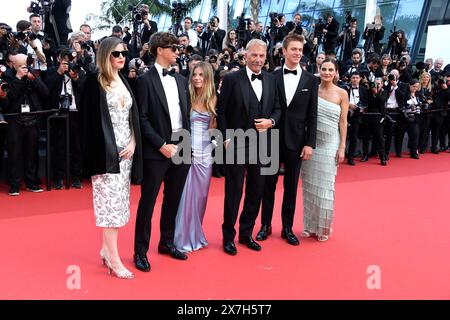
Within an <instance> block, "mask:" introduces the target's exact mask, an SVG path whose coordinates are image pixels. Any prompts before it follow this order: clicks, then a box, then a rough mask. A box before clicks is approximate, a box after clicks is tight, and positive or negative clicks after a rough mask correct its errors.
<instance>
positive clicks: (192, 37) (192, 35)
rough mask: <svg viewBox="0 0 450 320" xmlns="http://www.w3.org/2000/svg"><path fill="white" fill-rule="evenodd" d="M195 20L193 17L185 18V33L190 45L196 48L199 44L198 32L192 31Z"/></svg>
mask: <svg viewBox="0 0 450 320" xmlns="http://www.w3.org/2000/svg"><path fill="white" fill-rule="evenodd" d="M192 25H193V20H192V18H191V17H186V18H184V32H186V33H187V34H188V36H189V45H190V46H192V47H196V46H197V43H198V37H197V32H196V31H195V30H194V29H192Z"/></svg>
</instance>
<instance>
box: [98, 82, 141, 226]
mask: <svg viewBox="0 0 450 320" xmlns="http://www.w3.org/2000/svg"><path fill="white" fill-rule="evenodd" d="M122 99H123V101H124V107H123V108H122V107H121V106H120V103H119V101H120V100H122ZM106 100H107V102H108V108H109V114H110V116H111V121H112V126H113V129H114V136H115V138H116V145H117V149H118V150H122V149H124V148H125V147H126V146H127V145H128V144H129V143H130V140H131V124H130V110H131V106H132V104H133V102H132V98H131V95H130V93H129V92H128V91H127V90H124V91H120V90H116V89H114V90H113V91H111V92H109V91H107V93H106ZM117 156H119V155H117ZM132 164H133V159H129V160H124V159H122V160H121V161H120V173H117V174H110V173H107V174H101V175H97V176H93V177H92V179H91V180H92V192H93V198H94V212H95V224H96V226H97V227H101V228H120V227H123V226H125V225H126V224H127V223H128V221H129V219H130V180H131V167H132Z"/></svg>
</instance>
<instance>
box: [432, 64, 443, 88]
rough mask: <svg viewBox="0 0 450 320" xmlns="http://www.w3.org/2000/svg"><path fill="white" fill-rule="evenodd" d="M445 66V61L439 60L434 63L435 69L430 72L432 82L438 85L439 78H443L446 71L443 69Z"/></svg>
mask: <svg viewBox="0 0 450 320" xmlns="http://www.w3.org/2000/svg"><path fill="white" fill-rule="evenodd" d="M443 66H444V59H442V58H438V59H436V60H435V61H434V66H433V69H431V70H430V74H431V81H433V83H436V82H437V81H438V79H439V78H442V77H443V73H444V70H443V69H442V67H443Z"/></svg>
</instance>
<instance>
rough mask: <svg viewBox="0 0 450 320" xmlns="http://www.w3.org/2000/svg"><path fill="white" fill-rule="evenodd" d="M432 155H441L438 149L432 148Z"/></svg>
mask: <svg viewBox="0 0 450 320" xmlns="http://www.w3.org/2000/svg"><path fill="white" fill-rule="evenodd" d="M431 153H434V154H439V150H438V149H436V148H431Z"/></svg>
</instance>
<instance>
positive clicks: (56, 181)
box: [53, 179, 63, 190]
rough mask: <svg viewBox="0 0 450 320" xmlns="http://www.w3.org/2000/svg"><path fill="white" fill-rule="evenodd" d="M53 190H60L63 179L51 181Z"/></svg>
mask: <svg viewBox="0 0 450 320" xmlns="http://www.w3.org/2000/svg"><path fill="white" fill-rule="evenodd" d="M53 188H55V189H56V190H62V188H63V179H55V181H53Z"/></svg>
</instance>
